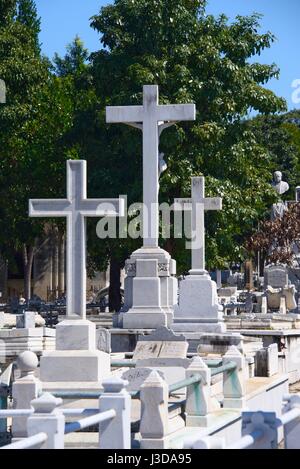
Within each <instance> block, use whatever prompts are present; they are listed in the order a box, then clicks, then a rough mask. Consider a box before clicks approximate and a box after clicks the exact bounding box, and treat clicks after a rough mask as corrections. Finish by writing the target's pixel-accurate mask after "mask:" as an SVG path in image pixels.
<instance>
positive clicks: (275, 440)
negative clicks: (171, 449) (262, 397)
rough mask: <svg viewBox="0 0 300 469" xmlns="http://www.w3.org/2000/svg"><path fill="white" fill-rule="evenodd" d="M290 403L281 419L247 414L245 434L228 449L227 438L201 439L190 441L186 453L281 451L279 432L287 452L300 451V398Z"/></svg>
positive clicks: (244, 415) (289, 398) (292, 398)
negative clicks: (194, 451) (226, 450)
mask: <svg viewBox="0 0 300 469" xmlns="http://www.w3.org/2000/svg"><path fill="white" fill-rule="evenodd" d="M284 401H288V402H287V405H286V406H285V409H284V410H285V412H284V414H283V415H282V416H281V417H279V418H278V417H277V416H276V413H275V412H243V413H242V433H243V436H242V438H240V439H239V440H237V441H235V442H234V443H232V444H230V445H226V443H225V439H224V438H218V437H213V436H205V437H203V435H201V436H200V435H199V438H197V436H195V437H193V438H192V439H191V438H186V439H185V441H184V445H183V447H184V448H185V449H200V448H201V449H215V448H218V449H248V448H249V449H277V448H278V447H279V444H280V443H281V442H280V441H279V436H278V435H279V430H283V432H284V440H283V446H284V448H285V449H300V395H291V396H287V397H285V398H284Z"/></svg>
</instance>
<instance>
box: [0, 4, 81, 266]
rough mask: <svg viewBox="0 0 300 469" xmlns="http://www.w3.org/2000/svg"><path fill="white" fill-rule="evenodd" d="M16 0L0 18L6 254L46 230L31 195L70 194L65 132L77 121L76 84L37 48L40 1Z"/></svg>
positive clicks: (1, 223)
mask: <svg viewBox="0 0 300 469" xmlns="http://www.w3.org/2000/svg"><path fill="white" fill-rule="evenodd" d="M0 3H2V2H0ZM14 3H15V5H11V8H12V9H11V11H13V12H14V13H13V14H11V15H10V16H7V18H9V21H8V20H7V21H6V23H5V25H3V24H2V23H0V76H1V78H3V79H4V80H5V83H6V86H7V103H6V104H5V105H2V106H1V107H0V184H1V187H0V197H1V200H2V203H1V207H0V212H1V216H0V228H1V229H0V245H1V250H2V252H5V255H6V257H9V256H10V254H14V252H15V250H16V249H20V248H21V247H23V245H24V244H25V245H27V246H33V245H34V243H35V240H36V238H37V237H38V236H40V235H41V234H42V233H43V230H44V226H45V220H42V219H41V220H39V219H36V220H33V219H30V218H29V217H28V200H29V198H43V197H44V198H47V197H54V196H64V195H65V181H64V180H63V176H64V168H65V160H66V158H67V151H68V150H69V148H68V147H67V146H66V144H65V142H64V136H65V133H66V131H67V130H68V129H69V128H70V126H71V125H72V122H73V121H72V117H73V101H72V93H73V89H72V83H70V80H69V82H67V81H64V82H62V81H60V79H59V78H57V77H55V76H52V75H51V73H50V62H49V61H48V60H47V59H45V58H43V57H41V55H40V53H39V50H38V48H37V34H38V29H39V19H38V18H37V17H36V9H35V6H34V2H27V1H24V2H21V1H20V2H14ZM17 7H19V10H18V9H17Z"/></svg>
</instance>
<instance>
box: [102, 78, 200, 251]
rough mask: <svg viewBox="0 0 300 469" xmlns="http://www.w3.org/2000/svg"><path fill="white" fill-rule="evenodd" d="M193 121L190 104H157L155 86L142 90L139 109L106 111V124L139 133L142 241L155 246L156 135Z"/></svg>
mask: <svg viewBox="0 0 300 469" xmlns="http://www.w3.org/2000/svg"><path fill="white" fill-rule="evenodd" d="M195 119H196V107H195V105H194V104H176V105H175V104H173V105H159V94H158V86H156V85H146V86H144V87H143V106H121V107H118V106H115V107H107V108H106V121H107V122H108V123H124V124H127V125H131V126H133V127H137V128H139V129H141V130H142V131H143V203H144V210H143V240H144V247H154V248H155V247H158V236H159V206H158V193H159V151H158V146H159V136H160V133H161V132H162V130H164V129H165V128H167V127H169V126H171V125H173V124H175V123H176V122H177V121H191V120H195Z"/></svg>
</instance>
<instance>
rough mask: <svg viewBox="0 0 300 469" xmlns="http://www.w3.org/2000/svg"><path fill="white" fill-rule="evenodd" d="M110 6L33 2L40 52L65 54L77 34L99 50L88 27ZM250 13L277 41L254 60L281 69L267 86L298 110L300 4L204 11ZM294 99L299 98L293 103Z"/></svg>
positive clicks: (260, 2) (219, 5)
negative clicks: (39, 22) (259, 16)
mask: <svg viewBox="0 0 300 469" xmlns="http://www.w3.org/2000/svg"><path fill="white" fill-rule="evenodd" d="M109 3H112V0H111V1H105V0H36V4H37V8H38V13H39V15H40V16H41V20H42V25H41V27H42V31H41V36H40V40H41V42H42V50H43V52H44V53H45V54H46V55H48V56H49V57H50V58H52V57H53V56H54V53H55V52H58V53H59V54H60V55H64V52H65V47H66V45H67V44H69V43H70V42H71V41H72V40H73V38H74V37H75V36H76V34H78V35H79V36H80V38H81V39H82V40H83V41H84V44H85V47H87V48H88V49H89V50H90V52H92V51H95V50H98V49H99V47H100V37H99V34H98V33H96V32H95V31H94V30H93V29H92V28H91V27H90V21H89V19H90V18H91V17H92V16H93V15H95V14H97V13H98V12H99V11H100V9H101V7H102V6H105V5H108V4H109ZM253 12H258V13H261V14H263V15H264V16H263V18H262V20H261V24H262V31H263V32H266V31H271V32H272V33H273V34H275V36H276V38H277V40H276V42H275V43H274V44H273V45H272V47H271V49H269V50H267V51H265V52H264V53H263V54H262V55H261V56H260V57H258V59H257V60H258V61H259V62H262V63H268V64H271V63H273V62H275V63H276V64H277V65H278V66H279V68H280V70H281V73H280V79H279V80H275V79H274V80H272V81H270V82H269V83H268V85H267V87H268V88H270V89H272V90H273V91H275V92H276V94H278V95H279V96H283V97H284V98H285V99H286V100H287V103H288V107H289V109H294V108H297V109H300V57H299V55H300V54H299V43H300V28H299V18H300V1H299V0H209V2H208V8H207V13H210V14H214V15H219V14H221V13H225V14H226V15H227V16H228V17H229V18H230V20H233V19H234V18H235V16H236V15H248V14H252V13H253ZM296 80H298V82H297V81H296ZM293 84H294V88H293V86H292V85H293ZM297 90H299V93H297ZM295 92H296V94H295ZM295 97H296V98H297V97H298V98H299V99H296V100H295ZM298 101H299V102H298Z"/></svg>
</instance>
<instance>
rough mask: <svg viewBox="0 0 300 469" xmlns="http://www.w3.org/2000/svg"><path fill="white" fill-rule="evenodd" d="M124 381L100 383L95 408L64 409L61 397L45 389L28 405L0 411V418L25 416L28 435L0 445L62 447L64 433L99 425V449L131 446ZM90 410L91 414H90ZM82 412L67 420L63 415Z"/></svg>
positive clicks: (129, 410)
mask: <svg viewBox="0 0 300 469" xmlns="http://www.w3.org/2000/svg"><path fill="white" fill-rule="evenodd" d="M127 384H128V383H127V381H123V380H121V379H109V380H106V381H104V382H103V383H102V385H103V388H104V393H103V394H102V395H101V396H100V399H99V408H98V409H63V408H61V407H60V406H61V404H62V402H63V401H62V399H57V398H55V397H54V396H53V395H52V394H49V393H44V394H42V395H41V396H40V397H38V398H37V399H34V400H32V401H31V406H32V408H31V409H11V410H2V411H0V418H8V417H11V418H15V417H26V418H27V435H28V437H27V438H23V439H22V440H19V441H17V442H15V443H12V444H10V445H7V446H4V447H2V448H0V449H29V448H36V449H63V448H64V446H65V441H64V439H65V435H67V434H70V433H74V432H77V431H80V430H83V429H85V428H88V427H91V426H93V425H98V426H99V448H100V449H130V448H131V419H130V416H131V397H130V394H129V393H128V392H127V391H126V386H127ZM90 414H92V415H90ZM76 415H78V416H85V415H87V417H85V418H83V419H81V420H79V421H77V422H70V423H66V422H65V418H66V416H76Z"/></svg>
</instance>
